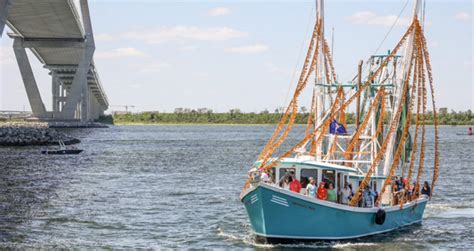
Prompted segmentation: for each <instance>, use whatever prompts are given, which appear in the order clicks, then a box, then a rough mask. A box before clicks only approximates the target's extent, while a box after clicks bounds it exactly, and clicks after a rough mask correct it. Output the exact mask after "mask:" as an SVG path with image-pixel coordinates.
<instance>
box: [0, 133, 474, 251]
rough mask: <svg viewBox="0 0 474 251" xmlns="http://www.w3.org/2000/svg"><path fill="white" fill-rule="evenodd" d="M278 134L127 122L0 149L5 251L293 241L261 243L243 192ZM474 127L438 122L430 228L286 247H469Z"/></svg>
mask: <svg viewBox="0 0 474 251" xmlns="http://www.w3.org/2000/svg"><path fill="white" fill-rule="evenodd" d="M272 130H273V127H271V126H119V127H112V128H109V129H86V130H74V131H70V133H71V134H73V135H74V136H76V137H79V138H80V139H81V140H82V143H81V144H80V147H81V148H83V149H84V150H85V152H84V153H82V154H81V155H79V156H68V157H64V156H43V155H40V154H39V150H40V149H39V148H35V147H26V148H0V248H1V247H20V248H24V247H31V248H61V247H79V248H93V247H101V248H132V247H133V248H160V247H164V248H184V247H193V248H230V247H232V248H268V247H278V248H284V247H288V246H272V245H264V244H258V243H255V241H254V236H253V235H252V233H251V230H250V225H249V222H248V219H247V216H246V214H245V209H244V207H243V206H242V204H241V203H240V202H239V199H238V196H239V192H240V189H241V187H242V184H243V182H244V179H245V175H246V171H247V169H248V167H249V166H250V165H251V163H252V162H253V161H254V160H255V158H256V155H257V154H258V152H259V151H260V150H261V149H262V146H263V145H264V144H265V142H266V140H267V139H268V137H269V135H270V134H271V132H272ZM297 130H299V131H300V132H301V130H302V128H298V129H297ZM466 131H467V128H465V127H443V128H441V147H442V162H441V163H442V171H441V176H440V182H439V185H438V186H437V188H436V195H435V197H434V199H433V200H432V201H431V202H430V204H429V205H428V207H427V210H426V212H425V216H424V221H423V224H422V225H419V226H412V227H407V228H404V229H402V230H400V231H397V232H395V233H392V234H385V235H379V236H376V237H371V238H363V239H360V240H356V241H354V240H353V241H350V242H346V241H343V242H315V243H309V244H308V243H306V244H297V245H292V246H289V247H301V248H305V247H306V248H314V247H332V248H341V249H365V248H368V247H369V248H377V247H382V248H395V249H398V248H420V249H425V248H426V249H432V248H467V247H471V248H472V247H473V246H474V230H473V229H474V186H473V184H472V180H473V179H474V178H473V177H474V154H473V153H472V151H474V137H468V136H460V135H457V133H463V132H466ZM293 136H294V135H293ZM428 136H432V130H431V129H430V132H429V133H428ZM428 143H429V149H428V153H427V159H430V158H431V156H432V150H433V149H432V147H433V141H432V140H431V139H430V140H429V141H428ZM319 227H324V226H319Z"/></svg>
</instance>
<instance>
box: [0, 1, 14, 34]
mask: <svg viewBox="0 0 474 251" xmlns="http://www.w3.org/2000/svg"><path fill="white" fill-rule="evenodd" d="M11 5H12V3H11V0H0V37H2V34H3V29H4V28H5V23H6V22H7V18H8V11H9V10H10V6H11Z"/></svg>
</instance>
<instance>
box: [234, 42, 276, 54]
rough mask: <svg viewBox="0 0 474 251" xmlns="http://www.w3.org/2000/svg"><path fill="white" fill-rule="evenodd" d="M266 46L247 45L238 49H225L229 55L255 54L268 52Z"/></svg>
mask: <svg viewBox="0 0 474 251" xmlns="http://www.w3.org/2000/svg"><path fill="white" fill-rule="evenodd" d="M268 49H269V48H268V46H266V45H263V44H256V45H248V46H239V47H231V48H227V49H226V51H227V52H231V53H240V54H256V53H261V52H265V51H268Z"/></svg>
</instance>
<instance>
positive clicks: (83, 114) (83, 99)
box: [61, 0, 95, 122]
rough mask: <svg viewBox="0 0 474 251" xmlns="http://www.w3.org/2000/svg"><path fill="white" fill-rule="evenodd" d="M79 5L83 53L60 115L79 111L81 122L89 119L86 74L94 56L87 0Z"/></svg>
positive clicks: (82, 0)
mask: <svg viewBox="0 0 474 251" xmlns="http://www.w3.org/2000/svg"><path fill="white" fill-rule="evenodd" d="M80 5H81V13H82V21H83V23H84V30H85V33H86V41H85V48H84V54H83V55H82V59H81V61H80V62H79V65H78V66H77V69H76V74H75V76H74V79H73V81H72V86H71V91H70V93H69V95H68V97H67V101H66V105H65V106H64V109H63V111H62V112H61V116H62V117H63V118H65V119H66V118H70V117H73V116H74V113H75V112H77V111H80V113H79V114H78V115H79V117H80V119H81V122H86V121H88V120H89V118H88V112H89V85H88V81H87V76H88V73H89V69H90V66H91V64H92V58H93V56H94V51H95V43H94V35H93V32H92V23H91V19H90V13H89V6H88V4H87V0H80Z"/></svg>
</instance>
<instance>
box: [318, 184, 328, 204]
mask: <svg viewBox="0 0 474 251" xmlns="http://www.w3.org/2000/svg"><path fill="white" fill-rule="evenodd" d="M317 198H318V199H320V200H327V198H328V190H327V189H326V187H325V183H324V182H321V183H319V188H318V196H317Z"/></svg>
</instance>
